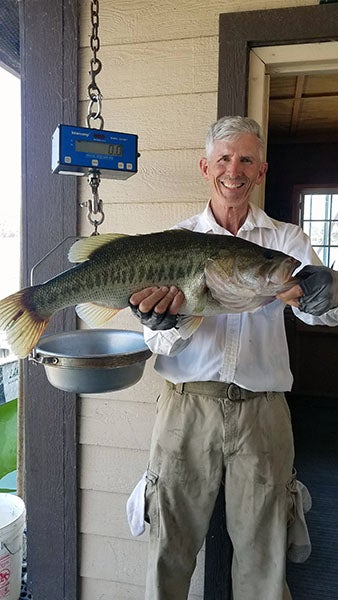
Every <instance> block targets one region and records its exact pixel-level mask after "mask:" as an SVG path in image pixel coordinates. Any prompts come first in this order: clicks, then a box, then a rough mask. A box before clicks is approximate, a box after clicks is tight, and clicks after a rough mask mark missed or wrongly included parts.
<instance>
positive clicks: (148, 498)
mask: <svg viewBox="0 0 338 600" xmlns="http://www.w3.org/2000/svg"><path fill="white" fill-rule="evenodd" d="M144 497H145V510H144V519H145V521H146V522H147V523H149V524H150V530H151V533H152V534H153V535H155V536H156V537H158V536H159V533H160V517H159V502H158V475H157V473H154V471H151V469H147V472H146V488H145V495H144Z"/></svg>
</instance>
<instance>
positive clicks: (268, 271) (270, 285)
mask: <svg viewBox="0 0 338 600" xmlns="http://www.w3.org/2000/svg"><path fill="white" fill-rule="evenodd" d="M68 257H69V260H70V262H76V263H80V264H78V265H76V266H75V267H73V268H70V269H68V270H67V271H64V272H63V273H60V275H58V276H56V277H54V278H52V279H50V280H48V281H46V282H45V283H43V284H40V285H35V286H32V287H28V288H25V289H22V290H21V291H19V292H17V293H15V294H12V295H11V296H8V297H7V298H5V299H3V300H1V301H0V329H2V330H5V331H6V333H7V339H8V342H9V344H10V346H11V348H12V350H13V352H14V353H15V354H16V355H17V356H18V357H19V358H24V357H25V356H27V355H28V354H29V353H30V352H31V350H32V349H33V347H34V346H35V345H36V343H37V342H38V340H39V338H40V337H41V335H42V333H43V331H44V330H45V328H46V326H47V324H48V321H49V319H50V317H51V316H52V315H53V313H55V312H56V311H58V310H60V309H62V308H65V307H66V306H72V305H79V306H77V313H78V315H79V316H80V317H81V318H82V319H84V320H85V321H86V322H87V324H88V325H90V326H92V327H99V326H101V325H103V324H104V323H105V322H107V321H108V320H109V319H111V318H112V317H113V316H114V314H116V313H117V312H118V311H119V310H121V309H123V308H125V307H127V306H128V299H129V297H130V295H131V294H132V293H133V292H135V291H138V290H140V289H143V288H145V287H148V286H153V285H160V286H170V285H176V286H177V287H178V288H180V289H181V290H182V291H183V293H184V296H185V302H184V305H183V306H182V309H181V311H180V312H181V313H182V314H184V315H187V318H186V319H183V321H182V325H181V328H182V331H181V330H180V332H181V333H182V335H184V336H186V335H190V334H191V333H192V332H193V331H194V330H195V329H196V328H197V327H198V325H199V324H200V322H201V321H202V319H203V317H205V316H210V315H215V314H220V313H236V312H242V311H254V310H256V309H257V308H259V307H260V306H263V305H264V304H267V303H268V302H271V301H272V300H274V297H275V295H276V294H277V293H279V292H281V291H284V290H285V289H287V288H288V287H290V285H292V281H291V275H292V273H293V271H294V269H295V268H296V267H297V266H298V265H299V264H300V263H299V261H297V260H296V259H294V258H292V257H290V256H287V255H286V254H283V253H282V252H279V251H277V250H270V249H266V248H262V247H261V246H258V245H256V244H253V243H252V242H248V241H246V240H242V239H240V238H237V237H232V236H224V235H214V234H205V233H197V232H192V231H188V230H182V229H172V230H169V231H163V232H158V233H151V234H146V235H135V236H128V235H122V234H105V235H99V236H92V237H89V238H84V239H79V240H77V241H76V242H75V243H74V244H73V246H72V247H71V248H70V251H69V255H68ZM294 282H295V280H293V283H294Z"/></svg>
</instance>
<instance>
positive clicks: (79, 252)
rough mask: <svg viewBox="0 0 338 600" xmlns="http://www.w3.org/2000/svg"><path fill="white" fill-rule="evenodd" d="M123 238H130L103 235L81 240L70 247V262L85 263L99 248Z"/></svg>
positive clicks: (120, 234) (118, 234) (123, 235)
mask: <svg viewBox="0 0 338 600" xmlns="http://www.w3.org/2000/svg"><path fill="white" fill-rule="evenodd" d="M122 237H128V235H126V234H125V233H103V234H100V235H91V236H90V237H87V238H81V239H79V240H77V241H76V242H74V244H73V245H72V246H71V247H70V249H69V252H68V260H69V262H74V263H79V262H84V261H85V260H88V258H90V256H91V255H92V254H93V252H95V251H96V250H99V248H103V246H105V245H106V244H109V243H110V242H112V241H114V240H117V239H119V238H122Z"/></svg>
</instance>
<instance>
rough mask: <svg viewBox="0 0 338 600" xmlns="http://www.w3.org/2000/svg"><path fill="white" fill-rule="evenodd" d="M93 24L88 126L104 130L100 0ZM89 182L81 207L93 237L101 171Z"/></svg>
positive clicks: (99, 218) (94, 2)
mask: <svg viewBox="0 0 338 600" xmlns="http://www.w3.org/2000/svg"><path fill="white" fill-rule="evenodd" d="M90 10H91V24H92V35H91V37H90V47H91V49H92V52H93V58H92V59H91V61H90V71H89V75H90V76H91V82H90V84H89V86H88V97H89V106H88V114H87V125H88V127H89V128H91V126H92V123H93V121H97V122H98V123H99V127H93V128H94V129H103V125H104V121H103V117H102V115H101V108H102V94H101V91H100V88H99V86H98V85H97V83H96V75H98V74H99V73H100V72H101V69H102V63H101V61H100V59H99V58H98V57H97V52H98V51H99V49H100V38H99V35H98V31H99V0H91V5H90ZM87 181H88V183H89V185H90V188H91V191H92V200H88V202H82V203H81V206H87V207H88V213H87V218H88V221H89V223H91V225H93V226H94V232H93V233H92V235H98V232H97V228H98V226H99V225H101V223H103V221H104V212H103V202H102V200H100V198H99V185H100V181H101V180H100V171H99V170H95V169H93V170H92V171H90V173H89V174H88V178H87Z"/></svg>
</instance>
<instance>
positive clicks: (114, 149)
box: [75, 140, 123, 156]
mask: <svg viewBox="0 0 338 600" xmlns="http://www.w3.org/2000/svg"><path fill="white" fill-rule="evenodd" d="M75 150H76V151H77V152H88V153H89V154H108V155H109V156H122V155H123V146H121V145H120V144H102V143H101V142H87V141H85V140H75Z"/></svg>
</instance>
